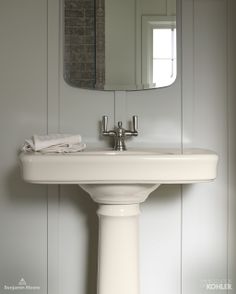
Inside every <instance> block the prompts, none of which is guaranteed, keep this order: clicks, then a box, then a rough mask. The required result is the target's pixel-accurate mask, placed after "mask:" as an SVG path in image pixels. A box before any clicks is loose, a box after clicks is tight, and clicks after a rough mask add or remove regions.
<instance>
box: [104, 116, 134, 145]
mask: <svg viewBox="0 0 236 294" xmlns="http://www.w3.org/2000/svg"><path fill="white" fill-rule="evenodd" d="M107 125H108V116H106V115H104V116H103V117H102V134H103V136H109V137H114V139H115V142H114V150H118V151H124V150H127V149H126V145H125V137H131V136H138V131H137V129H138V117H137V115H134V116H133V130H132V131H130V130H125V129H124V128H123V127H122V122H121V121H119V122H118V127H115V129H114V130H111V131H108V130H107Z"/></svg>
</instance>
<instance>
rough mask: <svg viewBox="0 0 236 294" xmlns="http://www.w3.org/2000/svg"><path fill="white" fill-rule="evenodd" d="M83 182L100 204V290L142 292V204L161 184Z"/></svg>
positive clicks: (128, 293) (104, 292)
mask: <svg viewBox="0 0 236 294" xmlns="http://www.w3.org/2000/svg"><path fill="white" fill-rule="evenodd" d="M80 186H81V187H82V188H83V189H84V190H85V191H87V192H88V193H89V194H90V196H91V198H92V199H93V200H94V201H95V202H97V203H98V204H99V208H98V211H97V214H98V217H99V246H98V292H97V294H139V223H138V222H139V213H140V210H139V205H140V203H142V202H144V201H145V200H146V199H147V197H148V196H149V194H150V193H151V192H152V191H154V190H155V189H156V188H157V187H158V186H159V184H105V185H104V184H82V185H80Z"/></svg>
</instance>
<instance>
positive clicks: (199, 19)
mask: <svg viewBox="0 0 236 294" xmlns="http://www.w3.org/2000/svg"><path fill="white" fill-rule="evenodd" d="M62 2H63V1H62V0H61V1H60V0H43V1H36V0H30V1H29V0H20V1H19V0H18V1H15V0H0V16H1V17H0V24H1V25H0V36H1V46H0V68H1V71H0V77H1V78H0V122H1V124H0V132H1V136H2V140H1V154H0V158H1V160H0V220H1V221H0V232H1V241H0V242H1V243H0V287H1V290H0V293H8V291H5V290H4V289H3V288H2V287H3V286H4V285H7V284H17V283H18V282H19V280H20V279H21V278H24V279H25V280H26V281H27V283H29V284H32V285H35V286H40V291H38V293H43V294H45V293H48V294H65V293H70V294H77V293H81V294H82V293H83V294H95V293H96V264H97V261H96V248H97V218H96V213H95V212H96V204H94V203H93V202H92V201H91V200H90V198H89V196H88V195H87V194H86V193H85V192H83V191H82V190H81V189H80V188H79V187H77V186H63V187H58V186H49V187H48V189H47V188H46V187H43V186H42V187H41V186H37V185H35V186H34V185H28V184H25V183H23V182H22V181H21V179H20V175H19V170H18V168H17V156H16V155H17V154H16V150H17V148H18V146H19V145H20V144H21V143H22V142H23V139H24V138H25V137H28V136H30V135H31V134H32V133H45V132H47V131H48V132H57V131H61V132H79V133H81V134H82V136H83V137H84V140H85V141H86V142H87V143H88V145H89V146H94V145H95V146H108V145H109V142H108V141H106V140H104V138H101V137H100V135H99V133H100V132H99V130H100V124H99V121H100V120H101V116H102V115H103V114H107V115H109V117H110V127H112V126H113V124H114V122H117V120H120V119H122V120H123V121H124V123H125V124H128V123H129V120H130V118H131V116H132V115H133V114H137V115H139V118H140V126H139V127H140V135H139V137H137V138H134V139H133V140H131V141H129V146H152V147H166V146H168V147H177V148H187V147H192V146H195V147H203V148H210V149H213V150H216V151H217V152H218V153H219V155H220V165H219V174H218V178H217V180H216V181H215V182H213V183H210V184H209V183H208V184H198V185H188V186H184V187H181V186H178V185H173V186H168V185H165V186H164V185H163V186H162V187H160V188H159V189H158V190H157V191H155V192H154V193H153V194H152V195H151V196H150V198H149V199H148V200H147V202H145V203H144V204H143V205H142V215H141V219H140V264H141V293H143V294H144V293H148V294H156V293H162V294H170V293H175V294H189V293H191V294H195V293H196V294H204V293H207V292H208V290H207V289H206V280H218V281H221V280H225V279H231V282H232V286H233V290H231V291H230V292H229V293H236V292H235V287H234V283H235V264H236V261H235V249H234V248H235V218H236V202H235V189H236V187H235V173H236V170H235V169H236V163H235V153H236V146H235V131H234V127H235V123H236V122H235V111H236V107H235V95H236V89H235V74H236V73H235V71H236V60H235V50H236V48H235V47H236V39H235V33H234V28H235V25H236V24H235V17H234V15H235V13H236V4H235V3H234V2H235V1H234V0H182V1H178V5H177V10H178V11H179V12H181V13H179V15H181V17H179V31H178V32H179V35H178V36H179V38H178V42H179V43H178V48H179V50H178V78H177V81H176V82H175V84H173V85H172V86H171V87H168V88H163V89H158V90H148V91H143V92H115V93H113V92H101V91H100V92H99V91H87V90H80V89H76V88H73V87H70V86H69V85H67V84H66V83H65V82H64V79H63V60H62V58H63V50H62V48H63V43H62V42H63V34H62V32H63V24H62V21H61V20H62V11H61V9H60V6H61V7H62V6H63V3H62ZM47 17H48V18H47ZM9 20H10V21H9ZM6 32H7V33H6ZM27 293H28V292H27ZM217 293H227V292H226V291H223V290H221V291H219V290H218V291H217Z"/></svg>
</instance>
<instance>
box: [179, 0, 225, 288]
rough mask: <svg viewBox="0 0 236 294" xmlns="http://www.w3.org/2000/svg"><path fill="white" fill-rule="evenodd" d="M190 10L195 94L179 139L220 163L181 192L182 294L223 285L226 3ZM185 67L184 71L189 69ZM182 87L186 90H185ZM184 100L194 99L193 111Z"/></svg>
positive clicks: (186, 108) (209, 3) (201, 4)
mask: <svg viewBox="0 0 236 294" xmlns="http://www.w3.org/2000/svg"><path fill="white" fill-rule="evenodd" d="M193 4H194V6H193V7H194V23H193V24H194V27H193V34H194V37H193V42H194V51H193V58H194V63H193V66H194V68H193V82H194V85H193V87H194V88H193V95H192V96H190V97H183V102H184V104H183V107H184V124H183V126H184V129H183V137H184V138H185V137H188V142H187V143H186V141H185V144H184V147H189V146H194V147H203V148H209V149H212V150H215V151H216V152H217V153H218V154H219V156H220V163H219V170H218V177H217V180H216V181H215V182H214V183H208V184H198V185H190V186H184V187H183V191H184V194H183V249H182V252H183V293H186V294H187V293H191V294H195V293H196V294H199V293H206V291H209V290H208V289H207V288H206V287H207V285H206V280H210V281H211V282H212V283H215V282H214V281H215V280H217V282H216V283H218V284H219V283H220V281H222V280H224V279H227V201H228V199H227V197H228V194H227V193H228V191H227V176H228V169H227V155H228V149H227V139H228V138H227V1H226V0H214V1H213V0H206V1H201V0H195V1H193ZM187 19H188V18H187V17H186V18H185V20H186V21H187ZM184 26H187V22H186V23H183V27H184ZM185 33H187V32H186V31H185ZM187 36H188V35H186V36H184V35H183V38H187ZM190 40H191V39H190ZM185 44H186V42H185ZM186 45H187V44H186ZM184 65H185V66H186V71H188V68H187V66H188V65H187V63H186V64H184ZM184 86H185V89H188V84H186V83H185V84H184ZM190 86H191V84H190ZM184 93H185V94H186V93H188V90H185V91H184ZM188 99H192V102H191V105H192V107H191V109H189V102H188V101H187V100H188ZM186 101H187V102H186ZM189 125H190V126H192V129H191V132H190V131H189ZM185 130H186V132H187V135H186V136H185ZM218 292H219V293H221V292H222V293H223V292H224V290H218Z"/></svg>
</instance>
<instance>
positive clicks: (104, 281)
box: [20, 149, 218, 294]
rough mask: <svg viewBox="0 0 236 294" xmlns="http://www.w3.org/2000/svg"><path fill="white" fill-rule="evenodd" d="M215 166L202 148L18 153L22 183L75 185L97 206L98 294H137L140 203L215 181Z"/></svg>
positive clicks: (213, 157) (211, 154)
mask: <svg viewBox="0 0 236 294" xmlns="http://www.w3.org/2000/svg"><path fill="white" fill-rule="evenodd" d="M217 162H218V156H217V154H215V153H214V152H212V151H209V150H203V149H188V150H184V152H183V153H181V152H180V151H179V150H175V149H146V150H144V149H142V150H137V149H135V150H129V151H123V152H120V151H112V150H86V151H83V152H80V153H76V154H40V153H21V154H20V163H21V168H22V176H23V179H24V180H25V181H27V182H30V183H38V184H79V185H80V186H81V187H82V188H83V189H84V190H86V191H87V192H88V193H89V194H90V196H91V197H92V199H93V200H94V201H96V202H98V203H99V208H98V211H97V214H98V217H99V246H98V248H99V252H98V255H99V262H98V292H97V293H98V294H111V293H112V294H120V293H122V294H139V293H140V291H139V267H138V263H139V261H138V259H139V258H138V256H139V246H138V239H139V236H138V216H139V213H140V210H139V204H140V203H141V202H143V201H145V200H146V199H147V197H148V195H149V194H150V193H151V192H152V191H153V190H155V189H156V188H157V187H158V186H159V185H160V184H174V183H180V184H184V183H198V182H207V181H212V180H214V179H215V178H216V172H217Z"/></svg>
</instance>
